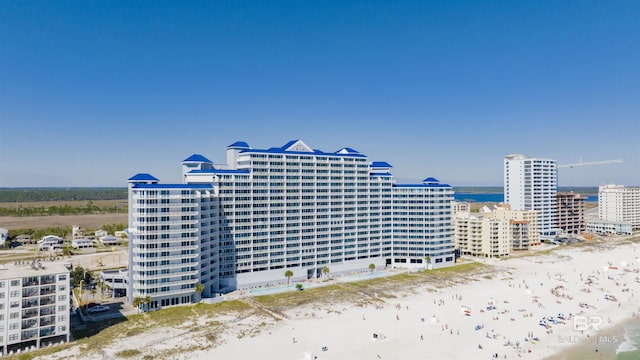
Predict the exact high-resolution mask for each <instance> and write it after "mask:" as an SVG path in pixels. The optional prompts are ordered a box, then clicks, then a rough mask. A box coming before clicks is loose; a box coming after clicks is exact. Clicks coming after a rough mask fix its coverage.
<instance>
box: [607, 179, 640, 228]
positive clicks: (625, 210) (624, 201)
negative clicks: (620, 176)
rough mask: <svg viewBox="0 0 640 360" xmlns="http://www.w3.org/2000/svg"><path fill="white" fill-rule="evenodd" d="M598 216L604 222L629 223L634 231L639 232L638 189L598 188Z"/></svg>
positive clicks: (620, 186)
mask: <svg viewBox="0 0 640 360" xmlns="http://www.w3.org/2000/svg"><path fill="white" fill-rule="evenodd" d="M598 216H599V218H600V220H604V221H611V222H626V223H630V224H631V226H632V229H633V230H634V231H637V230H640V187H628V186H624V185H614V184H609V185H602V186H600V187H599V189H598Z"/></svg>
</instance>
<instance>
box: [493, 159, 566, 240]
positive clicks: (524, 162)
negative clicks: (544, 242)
mask: <svg viewBox="0 0 640 360" xmlns="http://www.w3.org/2000/svg"><path fill="white" fill-rule="evenodd" d="M557 188H558V171H557V163H556V160H553V159H543V158H531V157H528V156H525V155H520V154H511V155H507V156H506V157H505V158H504V201H505V203H507V204H509V205H511V207H512V209H514V210H535V211H537V214H538V223H537V225H538V229H537V231H538V234H539V236H540V237H541V238H553V237H555V235H557V233H558V226H557V206H556V204H557V203H556V201H557V200H556V193H557Z"/></svg>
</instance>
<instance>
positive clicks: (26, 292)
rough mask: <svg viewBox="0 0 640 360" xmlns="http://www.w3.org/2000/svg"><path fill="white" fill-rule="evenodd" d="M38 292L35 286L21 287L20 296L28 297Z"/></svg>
mask: <svg viewBox="0 0 640 360" xmlns="http://www.w3.org/2000/svg"><path fill="white" fill-rule="evenodd" d="M38 294H39V291H38V289H37V288H32V289H22V297H23V298H28V297H32V296H37V295H38Z"/></svg>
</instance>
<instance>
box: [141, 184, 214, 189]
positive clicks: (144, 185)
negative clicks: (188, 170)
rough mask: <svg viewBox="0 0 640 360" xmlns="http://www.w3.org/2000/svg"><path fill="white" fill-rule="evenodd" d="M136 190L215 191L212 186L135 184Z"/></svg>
mask: <svg viewBox="0 0 640 360" xmlns="http://www.w3.org/2000/svg"><path fill="white" fill-rule="evenodd" d="M133 188H134V189H213V186H212V185H211V184H135V185H133Z"/></svg>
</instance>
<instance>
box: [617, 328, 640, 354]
mask: <svg viewBox="0 0 640 360" xmlns="http://www.w3.org/2000/svg"><path fill="white" fill-rule="evenodd" d="M616 358H617V359H618V360H632V359H633V360H637V359H640V320H637V319H636V321H634V322H630V323H628V324H626V325H625V327H624V336H623V339H621V342H620V344H619V345H618V347H617V348H616Z"/></svg>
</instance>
